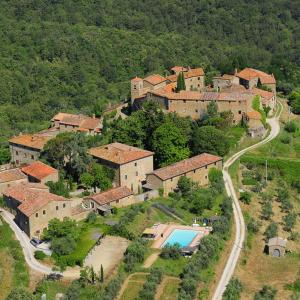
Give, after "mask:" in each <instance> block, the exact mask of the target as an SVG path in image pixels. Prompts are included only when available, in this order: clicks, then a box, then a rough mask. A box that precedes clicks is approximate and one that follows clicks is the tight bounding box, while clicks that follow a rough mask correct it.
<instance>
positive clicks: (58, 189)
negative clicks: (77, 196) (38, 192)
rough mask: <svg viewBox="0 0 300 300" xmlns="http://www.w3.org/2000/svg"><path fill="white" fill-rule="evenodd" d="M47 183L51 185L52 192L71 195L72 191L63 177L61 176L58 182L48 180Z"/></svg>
mask: <svg viewBox="0 0 300 300" xmlns="http://www.w3.org/2000/svg"><path fill="white" fill-rule="evenodd" d="M46 185H47V186H48V187H49V191H50V193H52V194H55V195H59V196H63V197H65V198H69V197H70V191H69V189H68V188H67V186H66V184H65V182H64V180H63V179H62V178H60V179H59V180H58V181H57V182H53V181H48V182H46Z"/></svg>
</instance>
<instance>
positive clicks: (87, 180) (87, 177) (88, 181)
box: [80, 172, 94, 189]
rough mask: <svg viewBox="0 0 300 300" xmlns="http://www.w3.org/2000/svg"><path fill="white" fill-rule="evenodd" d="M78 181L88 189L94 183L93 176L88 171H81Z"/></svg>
mask: <svg viewBox="0 0 300 300" xmlns="http://www.w3.org/2000/svg"><path fill="white" fill-rule="evenodd" d="M80 182H81V183H82V184H83V185H84V186H85V188H87V189H89V188H91V187H92V186H93V184H94V176H93V175H92V174H90V173H87V172H85V173H83V174H81V175H80Z"/></svg>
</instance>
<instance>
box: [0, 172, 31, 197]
mask: <svg viewBox="0 0 300 300" xmlns="http://www.w3.org/2000/svg"><path fill="white" fill-rule="evenodd" d="M27 182H28V179H27V176H26V175H25V174H24V173H22V172H21V170H20V169H18V168H16V169H9V170H3V171H0V197H1V196H2V194H3V192H4V191H5V190H6V189H7V188H9V187H13V186H15V185H17V184H19V183H27Z"/></svg>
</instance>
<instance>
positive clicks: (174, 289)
mask: <svg viewBox="0 0 300 300" xmlns="http://www.w3.org/2000/svg"><path fill="white" fill-rule="evenodd" d="M179 285H180V280H179V279H178V278H171V277H168V278H166V280H165V283H164V286H163V287H162V289H163V290H162V291H161V295H160V296H159V298H158V300H174V299H176V298H177V295H178V288H179Z"/></svg>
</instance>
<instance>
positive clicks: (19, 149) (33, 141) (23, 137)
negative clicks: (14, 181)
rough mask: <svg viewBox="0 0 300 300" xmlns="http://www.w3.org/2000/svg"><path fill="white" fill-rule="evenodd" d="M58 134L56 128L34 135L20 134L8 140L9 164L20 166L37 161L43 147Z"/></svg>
mask: <svg viewBox="0 0 300 300" xmlns="http://www.w3.org/2000/svg"><path fill="white" fill-rule="evenodd" d="M58 133H59V131H58V130H57V129H56V128H51V129H49V130H44V131H41V132H38V133H36V134H20V135H18V136H15V137H12V138H11V139H10V140H9V148H10V153H11V162H12V163H14V164H15V165H17V166H20V165H25V164H30V163H32V162H34V161H36V160H38V159H39V157H40V154H41V152H42V150H43V148H44V146H45V145H46V144H47V142H48V141H49V140H51V139H52V138H54V137H55V136H56V135H57V134H58Z"/></svg>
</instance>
